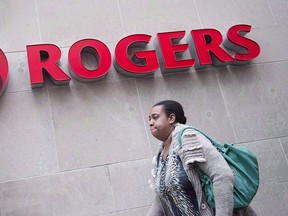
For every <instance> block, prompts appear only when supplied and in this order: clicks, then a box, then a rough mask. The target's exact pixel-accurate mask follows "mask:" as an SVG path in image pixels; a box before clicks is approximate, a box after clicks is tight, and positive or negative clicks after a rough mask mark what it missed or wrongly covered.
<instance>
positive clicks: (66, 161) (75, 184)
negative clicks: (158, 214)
mask: <svg viewBox="0 0 288 216" xmlns="http://www.w3.org/2000/svg"><path fill="white" fill-rule="evenodd" d="M287 11H288V2H286V1H281V0H273V1H272V0H254V1H245V0H241V1H231V2H229V1H209V0H194V1H188V0H178V1H173V0H158V1H152V0H137V1H132V0H105V1H104V0H82V1H76V0H62V1H56V0H50V1H43V0H24V1H23V0H21V1H20V0H12V1H8V0H4V1H1V2H0V17H1V19H0V49H1V50H2V51H3V53H4V54H5V56H6V58H7V62H8V66H9V79H8V81H7V83H6V84H7V86H6V90H5V92H3V93H2V95H1V97H0V119H1V124H0V136H1V141H0V215H1V216H8V215H9V216H34V215H37V216H38V215H41V216H68V215H69V216H80V215H81V216H98V215H99V216H100V215H101V216H104V215H105V216H124V215H125V216H130V215H131V216H135V215H137V216H144V215H146V214H147V212H148V209H149V207H150V205H151V203H152V201H153V198H154V192H153V191H152V190H151V189H150V187H149V184H148V181H149V179H150V178H151V169H152V163H151V160H152V156H153V155H154V154H155V153H156V152H157V149H158V147H159V143H158V141H157V140H155V139H154V138H153V137H152V136H151V135H150V132H149V126H148V115H149V110H150V107H151V106H152V105H153V104H155V103H156V102H158V101H160V100H164V99H173V100H177V101H179V102H180V103H181V104H182V105H183V106H184V109H185V111H186V116H187V118H188V124H189V125H192V126H194V127H197V128H199V129H201V130H203V131H205V132H206V133H207V134H209V135H210V136H211V137H214V138H215V139H216V140H218V141H221V142H231V143H236V144H237V145H243V146H248V148H250V149H251V150H252V151H253V152H254V153H255V154H256V155H257V157H258V160H259V166H260V178H261V180H260V181H261V185H260V188H259V191H258V193H257V195H256V197H255V199H254V200H253V202H252V206H253V207H254V208H255V210H256V211H257V213H258V214H259V215H260V216H270V215H278V216H286V215H287V212H288V207H287V204H286V203H287V202H288V197H287V192H288V160H287V157H288V102H287V101H288V87H287V86H288V85H287V83H288V76H287V67H288V49H287V48H288V42H287V37H288V21H287V20H288V13H287ZM238 24H247V25H250V26H252V29H251V31H250V32H249V33H248V34H247V35H246V36H245V37H247V38H249V39H251V40H253V41H255V42H257V44H259V46H260V48H261V52H260V54H259V56H257V57H256V58H255V59H253V60H252V61H251V62H249V63H248V64H245V65H238V66H234V65H226V66H223V65H222V66H218V67H216V66H213V65H209V66H207V67H204V68H201V69H197V68H195V67H194V66H192V67H188V68H186V69H185V70H181V71H180V70H176V71H173V72H171V71H170V72H171V73H167V74H162V72H161V69H160V67H159V68H156V70H155V72H154V74H150V75H149V76H144V77H142V76H141V77H138V76H137V77H135V76H126V75H125V74H124V75H123V74H122V73H119V72H117V71H116V69H115V67H114V65H113V64H112V63H111V67H110V68H109V71H108V73H107V75H106V76H105V77H101V78H102V79H99V80H97V81H95V82H82V81H81V79H80V80H78V79H75V78H74V77H73V76H72V75H71V73H70V72H69V65H68V63H69V50H70V48H71V46H72V45H73V44H74V43H75V42H77V41H80V40H83V39H97V40H99V41H101V42H103V44H105V45H106V46H107V47H108V49H109V50H110V53H111V60H113V59H114V60H115V55H114V53H115V47H116V46H117V44H118V43H119V41H121V40H122V39H123V38H125V37H127V36H130V35H134V34H146V35H150V36H151V41H150V42H149V43H148V45H147V48H146V49H150V50H155V43H153V41H155V39H156V37H157V34H158V33H162V32H174V31H185V37H183V40H181V41H180V43H182V44H185V43H187V42H186V40H185V38H186V37H187V35H189V34H190V31H191V30H194V29H208V28H209V29H210V28H211V29H215V30H217V31H219V32H221V34H223V35H226V33H227V31H228V29H229V28H231V27H232V26H234V25H238ZM37 44H53V45H56V46H57V47H59V49H60V50H61V58H60V61H59V62H58V63H57V67H58V66H59V68H61V70H62V71H63V72H65V73H66V74H67V75H68V76H69V77H71V80H70V82H69V84H65V85H60V86H59V85H55V84H54V83H53V82H51V81H50V79H48V78H47V76H44V81H43V83H44V85H43V86H42V87H38V88H32V87H34V86H32V85H31V81H30V79H31V75H30V72H31V68H29V66H31V67H33V66H35V65H29V63H28V54H27V46H29V45H37ZM50 55H51V56H52V53H50ZM81 56H82V57H81V58H82V62H83V64H84V65H85V67H86V68H88V69H91V70H92V69H96V68H97V67H98V66H99V61H100V60H99V59H98V61H97V58H95V55H92V54H91V52H83V53H82V55H81ZM96 57H97V55H96ZM98 57H99V56H98ZM183 58H184V59H185V58H186V59H187V58H191V56H190V53H189V51H188V50H187V52H184V56H183ZM102 61H104V60H102ZM1 63H2V64H0V71H1V69H2V68H3V62H1ZM1 67H2V68H1ZM48 74H49V73H48ZM86 81H87V80H86Z"/></svg>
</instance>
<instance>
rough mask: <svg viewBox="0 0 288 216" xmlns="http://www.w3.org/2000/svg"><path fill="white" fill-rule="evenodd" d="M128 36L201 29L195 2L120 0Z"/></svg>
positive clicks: (180, 0) (185, 0)
mask: <svg viewBox="0 0 288 216" xmlns="http://www.w3.org/2000/svg"><path fill="white" fill-rule="evenodd" d="M119 5H120V10H121V14H122V19H123V25H124V28H125V32H126V34H128V35H129V34H135V33H146V34H152V36H156V35H155V34H156V33H159V32H166V31H180V30H185V31H187V32H188V33H189V31H190V30H192V29H195V28H201V21H200V19H199V16H198V13H197V9H196V7H195V4H194V1H189V0H178V1H166V0H158V1H153V0H149V1H147V0H138V1H127V0H119Z"/></svg>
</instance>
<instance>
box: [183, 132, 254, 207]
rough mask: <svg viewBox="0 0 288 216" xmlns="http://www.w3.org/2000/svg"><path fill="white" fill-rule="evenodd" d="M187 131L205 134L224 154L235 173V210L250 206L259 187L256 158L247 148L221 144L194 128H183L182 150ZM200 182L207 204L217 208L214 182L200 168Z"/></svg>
mask: <svg viewBox="0 0 288 216" xmlns="http://www.w3.org/2000/svg"><path fill="white" fill-rule="evenodd" d="M186 129H193V130H196V131H198V132H199V133H201V134H203V135H204V136H205V137H206V138H207V139H209V140H210V142H211V143H212V144H213V145H214V146H215V148H216V149H217V150H218V151H219V152H220V153H221V154H222V156H223V157H224V159H225V160H226V162H227V163H228V165H229V166H230V168H231V169H232V171H233V173H234V208H243V207H246V206H248V205H249V203H250V202H251V201H252V199H253V198H254V196H255V195H256V193H257V190H258V187H259V169H258V162H257V158H256V156H255V155H254V154H253V153H252V152H251V151H250V150H249V149H247V148H245V147H240V146H234V145H233V144H227V143H226V144H224V145H222V144H220V143H218V142H216V141H214V140H213V139H211V138H210V137H209V136H207V135H206V134H204V133H203V132H201V131H200V130H198V129H195V128H192V127H185V128H182V129H181V130H180V132H179V134H178V142H179V145H180V148H182V140H181V138H182V135H183V132H184V131H185V130H186ZM198 172H199V174H200V181H201V184H202V188H203V191H204V193H205V196H206V199H207V203H208V204H209V205H210V206H211V207H213V208H215V201H214V196H213V182H212V180H211V179H210V177H209V176H208V175H206V174H205V173H204V172H203V171H202V170H201V169H200V168H198Z"/></svg>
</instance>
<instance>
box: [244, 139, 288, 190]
mask: <svg viewBox="0 0 288 216" xmlns="http://www.w3.org/2000/svg"><path fill="white" fill-rule="evenodd" d="M244 146H247V147H248V148H249V149H250V150H251V151H252V152H254V153H255V155H256V156H257V159H258V164H259V172H260V184H261V185H262V189H263V187H266V186H267V185H270V184H271V183H272V182H288V164H287V161H286V159H285V154H284V152H283V150H282V148H281V145H280V140H279V139H271V140H262V141H258V142H251V143H248V144H247V143H246V144H245V145H244ZM262 189H261V190H262Z"/></svg>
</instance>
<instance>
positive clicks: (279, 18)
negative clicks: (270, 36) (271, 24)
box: [268, 0, 288, 26]
mask: <svg viewBox="0 0 288 216" xmlns="http://www.w3.org/2000/svg"><path fill="white" fill-rule="evenodd" d="M268 3H269V5H270V8H271V11H272V14H273V17H274V20H275V22H276V24H277V25H278V26H281V25H285V26H287V24H288V23H287V20H288V14H287V8H288V2H287V1H285V0H268Z"/></svg>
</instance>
